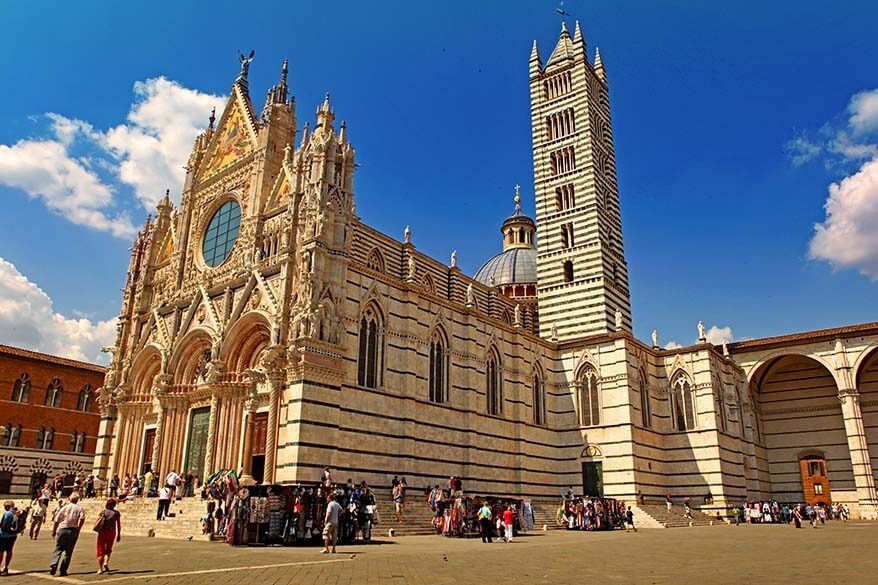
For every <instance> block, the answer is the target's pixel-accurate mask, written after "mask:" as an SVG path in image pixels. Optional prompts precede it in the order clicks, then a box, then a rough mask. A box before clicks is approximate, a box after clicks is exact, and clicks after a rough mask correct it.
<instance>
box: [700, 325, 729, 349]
mask: <svg viewBox="0 0 878 585" xmlns="http://www.w3.org/2000/svg"><path fill="white" fill-rule="evenodd" d="M705 337H707V342H708V343H712V344H714V345H722V344H724V343H731V342H733V341H734V340H735V335H734V334H733V333H732V328H731V327H717V326H716V325H713V326H712V327H711V328H710V329H708V330H707V333H705Z"/></svg>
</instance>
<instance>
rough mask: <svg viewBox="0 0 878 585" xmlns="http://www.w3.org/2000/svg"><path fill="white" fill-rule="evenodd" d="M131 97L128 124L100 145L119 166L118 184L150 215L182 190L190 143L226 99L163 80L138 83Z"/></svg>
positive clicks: (114, 130) (110, 133)
mask: <svg viewBox="0 0 878 585" xmlns="http://www.w3.org/2000/svg"><path fill="white" fill-rule="evenodd" d="M134 95H135V102H134V104H133V105H132V107H131V110H130V111H129V112H128V122H127V123H125V124H120V125H118V126H116V127H114V128H111V129H110V130H108V131H107V132H105V133H104V134H103V135H102V136H101V142H102V144H103V145H104V146H105V147H106V148H107V149H108V150H109V151H110V152H111V153H112V154H113V156H114V157H115V158H116V159H117V160H118V161H119V168H118V176H119V179H120V180H121V181H122V182H123V183H127V184H129V185H131V186H132V187H133V188H134V193H135V195H136V196H137V198H138V199H139V200H140V201H141V202H142V203H143V206H144V207H146V208H147V209H150V210H151V209H152V208H154V207H155V205H156V204H157V203H158V201H159V199H161V197H162V196H163V195H164V193H165V189H170V190H171V192H172V193H175V194H176V193H179V192H180V191H181V190H182V188H183V179H184V175H185V173H184V171H183V167H184V166H185V165H186V162H187V161H188V159H189V154H190V152H191V151H192V143H193V142H194V141H195V137H196V136H198V134H199V133H200V132H202V131H203V130H204V127H205V126H206V123H207V118H208V116H209V115H210V111H211V109H212V108H216V109H217V111H222V109H223V107H224V106H225V102H226V98H225V97H222V96H217V95H212V94H207V93H201V92H200V91H197V90H194V89H188V88H186V87H183V86H182V85H180V84H179V83H176V82H174V81H171V80H169V79H166V78H164V77H159V78H156V79H147V80H146V81H143V82H141V81H138V82H137V83H135V84H134Z"/></svg>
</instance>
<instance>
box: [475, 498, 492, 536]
mask: <svg viewBox="0 0 878 585" xmlns="http://www.w3.org/2000/svg"><path fill="white" fill-rule="evenodd" d="M491 516H492V514H491V507H490V506H488V502H487V501H485V502H483V503H482V507H481V508H479V514H478V517H479V528H480V529H481V533H482V542H494V540H493V536H494V527H493V525H492V523H491Z"/></svg>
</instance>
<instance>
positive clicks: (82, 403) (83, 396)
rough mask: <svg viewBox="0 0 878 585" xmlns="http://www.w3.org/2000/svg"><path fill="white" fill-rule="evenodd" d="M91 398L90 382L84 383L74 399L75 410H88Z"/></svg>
mask: <svg viewBox="0 0 878 585" xmlns="http://www.w3.org/2000/svg"><path fill="white" fill-rule="evenodd" d="M92 399H93V394H92V391H91V384H86V385H85V386H83V387H82V389H81V390H80V391H79V396H78V397H77V399H76V410H81V411H82V412H88V411H90V410H91V403H92Z"/></svg>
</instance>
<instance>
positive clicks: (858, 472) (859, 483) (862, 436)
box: [838, 388, 878, 520]
mask: <svg viewBox="0 0 878 585" xmlns="http://www.w3.org/2000/svg"><path fill="white" fill-rule="evenodd" d="M838 399H839V401H841V414H842V416H843V417H844V429H845V432H846V434H847V438H848V449H849V450H850V455H851V465H852V467H853V470H854V485H856V487H857V500H858V501H859V506H860V517H861V518H864V519H868V520H876V519H878V494H876V491H875V478H874V476H873V475H872V461H871V458H870V457H869V444H868V442H867V441H866V431H865V430H864V429H863V414H862V412H861V410H860V393H859V392H858V391H857V390H856V389H855V388H847V389H841V390H839V392H838Z"/></svg>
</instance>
